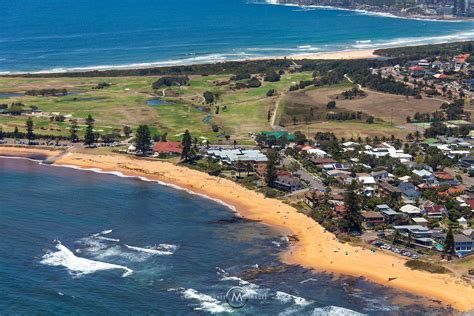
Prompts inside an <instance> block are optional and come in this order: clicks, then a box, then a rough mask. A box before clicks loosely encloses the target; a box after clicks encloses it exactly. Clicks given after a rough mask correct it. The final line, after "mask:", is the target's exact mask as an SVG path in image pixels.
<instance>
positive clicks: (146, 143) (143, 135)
mask: <svg viewBox="0 0 474 316" xmlns="http://www.w3.org/2000/svg"><path fill="white" fill-rule="evenodd" d="M136 143H137V145H136V147H137V152H140V153H141V154H142V155H145V154H146V153H147V152H149V151H150V149H151V146H150V143H151V132H150V128H149V127H148V125H140V126H138V128H137V136H136Z"/></svg>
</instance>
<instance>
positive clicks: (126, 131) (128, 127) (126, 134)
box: [123, 125, 132, 137]
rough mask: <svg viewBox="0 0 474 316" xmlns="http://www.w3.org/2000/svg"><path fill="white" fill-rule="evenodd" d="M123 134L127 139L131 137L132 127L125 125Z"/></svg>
mask: <svg viewBox="0 0 474 316" xmlns="http://www.w3.org/2000/svg"><path fill="white" fill-rule="evenodd" d="M123 133H124V134H125V137H130V135H131V134H132V128H131V127H130V126H127V125H125V126H124V127H123Z"/></svg>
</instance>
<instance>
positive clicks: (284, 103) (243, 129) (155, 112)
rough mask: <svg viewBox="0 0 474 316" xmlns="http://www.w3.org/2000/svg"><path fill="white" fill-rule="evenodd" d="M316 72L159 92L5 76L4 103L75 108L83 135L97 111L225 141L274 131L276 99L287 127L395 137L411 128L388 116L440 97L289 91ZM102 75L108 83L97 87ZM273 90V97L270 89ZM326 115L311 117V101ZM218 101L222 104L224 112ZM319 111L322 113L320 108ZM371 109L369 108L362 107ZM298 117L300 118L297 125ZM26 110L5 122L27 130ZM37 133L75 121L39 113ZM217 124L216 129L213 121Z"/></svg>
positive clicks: (104, 118)
mask: <svg viewBox="0 0 474 316" xmlns="http://www.w3.org/2000/svg"><path fill="white" fill-rule="evenodd" d="M311 75H312V74H311V72H302V73H287V74H284V75H282V77H281V80H280V81H278V82H265V81H263V79H262V78H260V79H261V81H262V86H261V87H258V88H244V89H236V88H235V83H234V82H232V81H229V79H230V76H229V75H208V76H197V75H196V76H191V77H190V81H189V85H187V86H181V87H177V86H173V87H168V88H164V89H159V90H157V91H154V90H153V89H152V83H153V82H154V81H155V80H157V77H114V78H107V77H104V78H7V77H0V103H8V104H10V103H13V102H22V103H24V104H25V105H26V106H27V107H29V106H33V105H35V106H37V107H38V108H39V109H40V110H41V111H44V112H48V113H50V112H59V113H60V114H62V115H70V116H71V117H72V118H76V119H78V121H79V127H80V128H81V130H80V131H79V134H80V135H81V134H82V133H83V131H84V119H85V118H86V117H87V115H89V114H91V115H92V116H93V117H94V119H95V120H96V123H95V129H96V131H99V132H101V133H109V132H110V131H112V130H113V129H122V128H123V126H125V125H128V126H131V127H136V126H138V125H139V124H148V125H149V126H150V127H151V129H152V131H153V133H156V134H163V133H165V132H166V133H168V139H170V140H176V139H180V138H181V135H182V133H183V132H184V130H186V129H189V130H190V131H191V133H192V135H193V137H197V138H206V139H209V140H211V141H217V140H224V139H225V138H224V136H226V135H227V136H230V138H231V139H236V140H238V141H239V142H246V141H248V140H249V137H248V134H249V133H251V132H258V131H262V130H271V126H270V122H269V110H270V109H271V108H274V107H275V106H276V104H278V107H277V113H276V120H275V123H276V124H277V125H278V123H279V122H285V124H284V125H285V126H286V128H287V129H288V130H289V131H295V130H298V129H300V130H302V131H305V130H306V131H310V132H312V133H315V132H317V131H333V132H335V133H336V134H338V135H339V136H344V137H359V136H360V137H366V136H375V135H378V136H391V135H392V134H393V135H396V136H397V137H398V136H400V137H402V136H403V135H405V134H406V133H407V131H404V130H401V129H398V128H396V127H393V126H391V125H390V124H389V123H387V122H389V121H390V115H391V111H390V109H392V108H393V109H396V111H393V122H394V124H393V125H396V124H397V123H399V122H400V123H402V122H404V121H405V118H406V116H407V115H413V114H414V113H415V112H417V111H419V112H428V111H433V110H436V109H438V108H439V105H440V102H439V101H436V100H433V99H423V100H414V99H410V100H408V101H407V100H406V99H405V98H404V97H401V96H395V95H388V94H381V93H377V92H372V91H368V96H367V97H365V98H361V99H356V100H342V99H339V98H338V97H337V96H338V95H340V93H341V92H343V91H345V90H348V89H350V88H352V87H353V85H352V84H351V83H350V82H348V81H345V82H342V83H340V84H338V85H334V86H331V87H312V86H310V87H308V88H306V89H304V90H299V91H296V92H291V93H290V92H288V89H289V87H290V86H291V85H293V84H295V83H298V82H299V81H300V80H310V79H311ZM100 82H107V83H109V84H110V86H109V87H106V88H104V89H95V86H96V85H97V84H98V83H100ZM51 88H55V89H60V88H66V89H67V90H68V91H69V92H70V94H69V95H67V96H58V97H41V96H24V95H21V96H14V97H9V98H2V96H1V94H2V93H24V92H25V91H27V90H30V89H51ZM270 89H275V90H276V93H275V95H274V96H272V97H268V96H267V95H266V93H267V91H268V90H270ZM205 91H211V92H213V93H214V94H215V95H216V96H217V101H216V102H215V104H213V105H207V104H205V103H204V98H203V96H202V95H203V93H204V92H205ZM156 97H159V98H160V99H162V100H164V101H166V102H167V104H160V105H154V106H151V105H148V104H147V101H148V100H150V99H153V98H156ZM331 100H335V101H336V103H337V107H338V110H337V111H346V110H350V111H362V112H364V113H367V115H373V116H375V117H377V118H380V119H381V120H376V124H365V123H364V122H360V121H346V122H342V123H341V122H327V121H326V120H325V119H324V118H325V113H327V110H326V108H325V106H326V104H327V102H329V101H331ZM311 107H313V108H314V109H315V112H317V113H319V112H321V113H320V114H321V115H320V118H319V119H314V120H313V121H311V122H308V123H309V124H305V123H306V120H305V117H307V113H308V111H309V108H311ZM217 108H219V111H218V113H216V112H217ZM318 111H319V112H318ZM364 115H365V114H364ZM293 116H297V117H298V122H297V123H298V124H297V125H294V124H293V119H292V117H293ZM26 119H27V117H26V116H6V115H1V116H0V127H1V128H2V129H3V130H6V131H12V130H13V129H14V128H15V127H18V128H19V129H20V130H24V129H25V128H24V126H25V121H26ZM34 124H35V129H36V132H37V133H41V134H51V135H68V133H69V130H68V127H69V124H70V123H69V122H68V121H66V122H64V123H60V122H51V121H50V120H49V119H48V118H47V117H35V118H34ZM213 125H216V126H218V127H219V131H218V132H214V131H213V129H212V126H213Z"/></svg>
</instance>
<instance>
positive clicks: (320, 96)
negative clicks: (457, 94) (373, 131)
mask: <svg viewBox="0 0 474 316" xmlns="http://www.w3.org/2000/svg"><path fill="white" fill-rule="evenodd" d="M350 88H351V85H350V84H349V83H346V84H341V85H338V86H332V87H325V88H320V89H310V90H305V91H303V92H294V93H291V94H289V95H288V96H287V97H286V99H287V100H285V102H284V104H285V109H286V110H285V111H282V112H283V113H282V114H280V117H279V118H280V120H279V121H280V122H284V123H286V124H287V123H288V122H289V121H290V120H291V117H292V116H296V117H297V118H298V119H299V121H303V119H302V116H303V115H307V113H308V112H309V109H310V108H313V109H314V112H315V115H316V116H317V114H321V115H320V116H324V115H325V113H326V112H327V111H326V109H325V106H326V104H327V103H328V102H329V101H335V102H336V106H337V108H336V110H335V111H336V112H337V111H354V112H359V111H360V112H363V113H366V114H367V115H372V116H374V117H376V118H379V119H382V120H384V121H386V122H390V121H392V122H393V123H394V124H401V123H405V122H406V117H407V116H411V117H413V115H414V114H415V113H416V112H420V113H424V112H430V113H431V112H433V111H436V110H438V109H439V108H440V106H441V104H442V103H443V102H441V101H439V100H435V99H428V98H426V99H421V100H416V99H414V98H409V99H408V100H407V98H406V97H405V96H400V95H393V94H386V93H381V92H377V91H372V90H367V89H364V91H365V92H366V93H367V96H366V97H362V98H358V99H352V100H345V99H343V98H342V96H341V93H342V92H344V91H346V90H349V89H350ZM316 120H323V119H316Z"/></svg>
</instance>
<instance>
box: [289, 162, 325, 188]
mask: <svg viewBox="0 0 474 316" xmlns="http://www.w3.org/2000/svg"><path fill="white" fill-rule="evenodd" d="M291 162H296V163H297V164H298V165H299V166H300V169H299V170H298V171H297V172H296V173H295V174H297V175H298V176H299V177H300V178H301V179H302V180H303V181H306V182H308V183H309V185H310V186H311V188H313V189H316V190H318V191H325V190H326V187H325V186H324V184H323V183H322V182H321V180H319V179H318V178H317V177H316V176H313V175H312V174H311V173H309V172H308V171H307V170H306V169H305V168H304V167H303V166H302V165H301V163H300V162H299V161H297V160H296V159H294V158H291V157H288V156H282V158H281V163H282V165H283V166H289V165H290V164H291Z"/></svg>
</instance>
